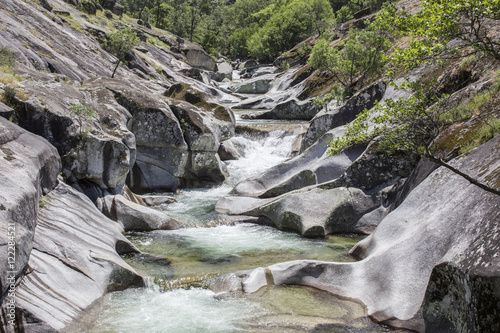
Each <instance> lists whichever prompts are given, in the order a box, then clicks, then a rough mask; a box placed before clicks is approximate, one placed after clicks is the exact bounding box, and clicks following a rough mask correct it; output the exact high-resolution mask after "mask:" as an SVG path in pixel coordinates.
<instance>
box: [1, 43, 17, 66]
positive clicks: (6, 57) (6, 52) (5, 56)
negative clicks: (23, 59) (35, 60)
mask: <svg viewBox="0 0 500 333" xmlns="http://www.w3.org/2000/svg"><path fill="white" fill-rule="evenodd" d="M14 60H15V55H14V52H12V51H11V50H10V49H8V48H6V47H2V48H0V66H6V67H12V65H13V64H14Z"/></svg>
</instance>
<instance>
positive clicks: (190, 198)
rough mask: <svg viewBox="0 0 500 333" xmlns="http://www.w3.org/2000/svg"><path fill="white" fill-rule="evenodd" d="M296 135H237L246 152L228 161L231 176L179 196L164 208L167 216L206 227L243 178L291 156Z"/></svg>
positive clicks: (252, 175)
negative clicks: (220, 199) (218, 203)
mask: <svg viewBox="0 0 500 333" xmlns="http://www.w3.org/2000/svg"><path fill="white" fill-rule="evenodd" d="M295 139H296V136H294V135H287V132H285V131H274V132H271V133H269V136H267V137H266V138H261V139H256V138H246V137H237V138H234V139H233V140H234V142H235V145H236V146H237V147H238V149H239V150H240V152H241V153H242V155H243V156H242V157H241V158H240V159H238V160H234V161H227V163H226V164H227V168H228V171H229V175H230V176H229V177H228V179H227V180H226V181H225V182H224V184H222V185H220V186H215V187H211V188H202V189H187V190H183V191H181V192H180V193H179V194H178V195H176V199H177V203H174V204H169V205H165V206H163V207H160V210H162V211H163V212H165V213H166V214H167V215H169V216H171V217H173V218H176V219H178V220H179V221H182V222H184V223H185V224H187V225H189V226H193V227H196V226H204V225H206V224H207V223H208V222H211V221H214V220H216V216H217V214H216V213H215V212H214V207H215V203H216V202H217V200H218V199H219V198H220V197H222V196H224V195H227V194H229V192H230V191H231V190H232V189H233V187H234V186H235V185H236V184H238V183H239V182H240V181H242V180H244V179H247V178H250V177H255V176H257V175H259V174H260V173H262V172H263V171H265V170H267V169H269V168H271V167H273V166H275V165H277V164H279V163H281V162H283V161H284V160H286V159H287V158H289V157H290V152H291V150H292V145H293V143H294V141H295Z"/></svg>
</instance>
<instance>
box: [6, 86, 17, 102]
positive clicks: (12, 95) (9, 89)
mask: <svg viewBox="0 0 500 333" xmlns="http://www.w3.org/2000/svg"><path fill="white" fill-rule="evenodd" d="M16 95H17V91H16V88H14V87H13V86H11V85H7V86H5V87H4V88H3V94H2V101H3V102H4V103H5V104H7V105H11V106H13V105H14V104H15V103H16Z"/></svg>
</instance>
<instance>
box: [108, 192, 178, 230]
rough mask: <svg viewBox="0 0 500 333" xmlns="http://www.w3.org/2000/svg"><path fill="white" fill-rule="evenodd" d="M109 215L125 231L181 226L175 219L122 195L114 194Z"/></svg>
mask: <svg viewBox="0 0 500 333" xmlns="http://www.w3.org/2000/svg"><path fill="white" fill-rule="evenodd" d="M109 215H110V216H113V217H114V219H115V220H116V221H117V222H120V224H121V225H122V226H123V229H124V230H125V231H151V230H158V229H161V230H174V229H179V228H180V227H181V224H180V223H179V222H178V221H176V220H175V219H173V218H171V217H169V216H167V215H165V214H163V213H161V212H159V211H157V210H154V209H152V208H148V207H144V206H141V205H139V204H136V203H134V202H132V201H129V200H127V199H126V198H124V197H123V196H121V195H117V196H114V198H113V204H112V206H111V212H110V214H109Z"/></svg>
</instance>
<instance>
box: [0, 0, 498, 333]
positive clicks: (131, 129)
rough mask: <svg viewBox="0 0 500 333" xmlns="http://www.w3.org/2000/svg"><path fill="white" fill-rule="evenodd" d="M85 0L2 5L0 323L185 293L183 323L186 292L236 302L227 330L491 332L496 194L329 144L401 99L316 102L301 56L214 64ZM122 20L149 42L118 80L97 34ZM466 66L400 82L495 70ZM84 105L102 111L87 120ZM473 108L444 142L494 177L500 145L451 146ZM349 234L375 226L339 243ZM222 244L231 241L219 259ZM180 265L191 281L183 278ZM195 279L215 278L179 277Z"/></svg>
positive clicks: (386, 88)
mask: <svg viewBox="0 0 500 333" xmlns="http://www.w3.org/2000/svg"><path fill="white" fill-rule="evenodd" d="M75 3H76V2H75ZM75 3H71V1H68V2H64V1H62V0H44V1H41V2H40V3H38V2H35V1H15V0H4V1H2V2H1V3H0V9H1V11H0V25H1V28H2V29H0V47H5V48H8V49H9V50H10V51H9V52H12V53H13V55H14V56H15V59H16V61H15V62H14V64H13V66H12V68H10V69H8V70H3V69H2V71H1V72H0V92H1V93H2V96H4V99H3V102H0V115H1V117H0V169H1V172H0V220H1V221H2V223H1V224H0V263H1V265H2V266H1V267H2V269H1V270H0V290H1V298H0V301H1V316H0V318H1V330H2V332H3V331H5V332H58V331H65V330H69V331H71V330H73V331H75V332H76V331H82V327H86V328H89V327H90V326H89V322H88V321H89V319H88V318H92V317H87V319H86V320H87V322H85V320H82V318H84V317H85V315H90V316H92V314H94V315H95V314H96V311H99V310H98V309H103V308H102V307H101V308H100V307H99V306H102V304H107V305H105V308H106V309H108V310H109V309H111V310H109V311H111V312H113V313H114V314H115V315H117V316H118V317H116V316H115V317H112V316H111V317H104V318H102V321H100V322H99V323H93V324H95V325H97V326H95V325H94V327H93V328H92V330H93V331H94V332H98V331H106V330H108V329H109V330H111V331H122V330H126V329H129V330H132V331H133V329H134V327H141V328H144V326H141V325H140V322H141V321H142V322H144V321H145V320H146V319H144V318H142V317H139V320H138V322H139V323H131V322H129V321H127V320H128V318H127V317H131V315H129V314H131V313H134V311H136V310H137V309H141V308H143V307H144V306H146V305H149V304H154V305H155V306H157V308H158V309H161V308H163V306H162V305H163V304H165V303H169V302H171V301H172V299H175V302H181V303H174V304H177V305H176V306H173V307H172V308H168V307H167V308H163V309H162V311H164V312H160V313H161V315H162V317H169V316H171V317H169V318H171V320H170V321H169V324H172V325H173V326H172V331H175V330H176V329H178V327H181V328H182V325H183V324H182V323H180V322H179V321H181V320H182V317H183V315H182V314H183V313H184V312H185V306H186V304H187V303H189V304H190V302H191V301H193V300H195V301H196V302H197V303H196V304H197V305H196V306H197V310H199V311H200V313H202V312H204V311H205V310H204V309H207V308H209V309H212V308H213V309H215V310H214V311H215V312H214V313H213V314H212V316H219V314H220V313H224V312H228V311H229V312H231V311H232V310H234V313H233V312H231V313H232V314H233V315H234V316H236V317H238V316H240V315H241V317H238V318H240V319H241V320H239V321H237V322H236V323H235V322H233V321H231V320H229V321H224V322H223V325H222V326H221V327H219V328H217V327H216V328H214V330H213V331H217V330H218V331H221V332H223V331H231V330H233V329H235V328H238V329H248V330H251V331H253V332H263V331H266V329H268V328H269V326H273V325H277V326H278V327H281V328H283V331H285V330H290V331H291V332H292V331H297V330H299V331H301V330H302V331H318V332H320V331H328V330H331V329H333V328H337V329H341V328H342V329H351V330H355V331H356V330H357V331H363V332H379V331H385V330H389V328H387V327H386V326H379V325H378V324H377V323H380V324H385V325H389V326H390V327H393V328H394V327H395V328H401V329H406V330H414V331H419V332H424V331H427V332H437V331H450V332H455V331H456V332H459V331H460V332H496V331H498V330H500V327H499V326H498V323H499V322H500V313H499V310H498V309H499V308H500V307H499V304H500V298H499V297H498V294H499V290H498V285H499V284H498V277H499V273H500V263H499V259H498V255H497V253H498V250H499V249H498V244H500V239H499V237H500V236H499V235H500V232H499V230H498V223H497V222H498V221H499V220H500V210H499V209H498V207H500V198H499V197H498V196H497V195H494V194H491V193H489V192H486V191H483V190H482V189H480V188H479V187H477V186H475V185H473V184H470V183H469V182H468V181H466V180H465V179H463V178H462V177H460V176H458V175H456V174H454V173H452V172H451V171H449V170H447V169H444V168H443V167H439V168H438V166H437V165H435V164H434V163H432V162H430V161H427V160H424V159H419V158H418V157H417V156H415V155H413V154H398V153H396V154H392V155H387V154H383V153H381V152H380V151H379V149H378V146H377V145H378V142H377V140H374V141H373V142H369V143H366V144H360V145H357V146H354V147H351V148H350V149H348V150H346V151H345V152H344V153H343V154H341V155H337V156H335V157H330V156H328V153H327V148H326V144H327V142H328V141H329V140H330V139H332V138H335V137H338V136H340V135H342V134H343V133H344V132H345V125H346V124H347V123H349V122H351V121H352V120H353V119H354V118H355V117H356V115H357V114H359V113H360V112H362V111H363V110H364V109H365V108H368V109H369V108H371V107H373V106H374V104H375V103H376V101H378V102H381V103H383V102H384V100H387V99H389V98H400V97H402V98H405V97H407V96H408V92H406V91H404V90H396V89H394V87H393V86H392V85H390V84H389V80H388V79H386V78H381V79H378V80H376V81H373V82H371V83H368V84H367V85H366V86H365V87H363V88H362V89H360V90H359V91H358V92H357V93H356V94H354V95H353V96H352V97H351V98H349V99H348V100H347V101H345V103H342V104H341V105H338V104H336V103H330V104H329V105H327V106H326V107H319V106H318V105H317V104H314V103H313V99H314V98H315V97H317V96H321V95H322V94H324V93H325V92H327V90H328V89H327V88H328V87H330V88H331V84H332V77H328V75H325V74H324V73H321V72H320V71H314V70H312V69H311V68H310V67H309V65H304V64H302V63H301V62H300V59H289V60H290V63H291V64H292V66H291V67H290V68H288V69H287V70H282V69H279V68H277V67H275V66H272V65H265V66H260V65H258V64H256V63H252V62H248V63H247V64H231V63H230V62H229V61H227V60H225V59H220V60H219V61H218V62H216V61H215V60H214V59H213V58H212V57H210V56H209V55H208V54H207V53H206V52H205V51H204V50H203V49H201V47H199V46H198V45H196V44H194V43H190V42H188V41H186V40H183V39H181V38H177V37H176V36H174V35H172V34H170V33H168V32H164V31H160V30H159V29H151V28H148V27H146V26H144V25H139V24H137V23H136V22H135V21H134V20H131V19H130V18H128V17H125V16H121V14H122V11H123V8H121V9H120V7H121V6H120V5H119V4H117V2H116V1H113V0H110V1H105V6H106V8H103V9H108V10H110V11H112V13H113V14H112V19H110V18H106V17H105V16H104V14H103V12H104V11H101V10H98V11H97V12H96V13H95V14H89V13H83V12H81V11H80V10H79V9H78V8H77V7H75ZM113 15H114V16H113ZM109 20H111V21H109ZM123 26H129V27H131V28H132V30H133V31H134V32H135V33H136V34H137V35H138V37H140V38H141V45H140V46H138V47H136V48H135V49H134V50H133V51H132V52H130V54H129V55H128V61H127V64H126V65H121V66H119V67H118V70H117V73H116V76H115V78H110V76H111V73H112V71H113V69H114V66H115V62H116V58H115V57H114V56H112V55H111V54H109V53H108V52H106V51H105V50H103V48H102V47H101V43H102V41H103V40H105V39H106V36H107V35H109V33H110V32H112V31H114V30H116V29H119V28H121V27H123ZM292 60H293V61H292ZM460 68H461V67H460V66H458V65H457V66H455V67H453V66H450V67H449V68H444V69H443V68H438V67H433V66H431V65H426V66H422V67H421V68H418V69H416V70H415V71H413V72H411V73H409V74H408V75H409V76H410V80H413V79H415V78H418V77H426V75H429V73H433V72H436V71H449V72H450V73H451V74H450V75H442V76H441V77H440V78H439V79H440V80H441V81H440V84H441V86H443V87H446V89H447V92H448V93H449V94H451V95H452V98H456V99H458V98H461V97H463V96H470V95H473V94H474V93H477V92H481V91H484V90H485V89H487V88H488V87H489V86H491V85H492V84H493V83H492V80H493V79H492V75H489V74H484V75H480V74H478V72H474V71H471V72H470V73H469V74H470V75H469V74H468V75H465V74H464V75H458V74H457V73H458V72H460V71H461V70H466V69H460ZM483 69H484V73H487V69H488V68H483ZM462 74H463V73H462ZM461 78H466V79H463V80H462V79H461ZM398 79H399V80H402V79H403V78H398ZM460 80H462V81H460ZM464 80H465V81H464ZM9 91H10V92H11V93H10V94H11V95H10V97H9V98H7V99H6V98H5V95H6V92H9ZM12 91H14V93H12ZM75 103H76V104H82V105H84V106H86V107H87V108H90V109H92V110H93V111H94V112H93V113H92V115H91V116H87V117H82V116H81V115H79V114H77V113H75V112H74V109H72V107H71V105H74V104H75ZM492 112H493V111H492ZM476 122H477V121H476V120H470V121H467V122H464V123H463V124H460V125H457V126H456V127H452V128H450V130H449V131H447V132H446V133H444V134H443V135H442V136H441V137H440V138H439V140H438V141H437V144H438V145H440V147H444V148H443V151H444V154H445V155H446V158H447V159H448V160H449V163H450V164H451V165H452V166H454V167H455V168H458V169H460V170H461V171H463V172H466V173H468V174H470V175H472V176H473V177H475V178H477V179H479V180H480V181H482V182H485V183H487V184H488V185H489V186H491V187H494V188H498V187H499V184H500V183H499V177H500V171H499V170H500V162H499V161H500V138H499V137H496V138H493V139H492V140H490V141H488V142H487V143H485V144H483V145H481V146H479V147H478V148H476V149H473V150H471V151H470V152H469V153H467V154H463V155H460V156H458V154H456V151H457V147H459V146H460V145H464V144H465V143H466V141H467V138H468V135H469V134H468V133H470V132H472V131H474V130H475V128H476V126H477V123H476ZM238 223H248V224H238ZM250 223H252V224H250ZM235 224H236V225H235ZM193 227H213V228H211V229H210V230H209V231H207V230H208V229H198V230H196V228H193ZM256 230H258V231H256ZM236 231H237V232H236ZM290 232H291V233H290ZM352 233H356V234H357V235H358V236H357V237H359V238H363V237H365V236H367V237H366V238H364V239H363V240H360V241H359V242H358V240H359V238H356V237H354V238H352V236H348V237H347V241H346V240H345V238H335V239H333V241H332V235H339V234H349V235H350V234H352ZM125 235H126V236H127V237H126V236H125ZM193 235H194V236H193ZM207 235H208V236H209V237H208V236H207ZM224 235H226V236H227V239H224ZM299 235H300V236H302V237H303V238H300V237H299ZM359 235H362V236H359ZM193 237H194V238H193ZM217 237H222V238H217ZM239 237H241V239H239ZM252 237H253V238H252ZM325 237H326V238H325ZM309 238H311V239H309ZM318 238H319V239H320V240H317V239H318ZM193 239H195V241H193ZM253 239H255V241H254V240H253ZM323 239H326V240H323ZM257 240H258V241H257ZM259 241H260V243H259ZM195 243H196V244H195ZM217 243H221V244H224V245H228V244H229V245H230V244H233V245H231V246H233V247H232V248H230V249H229V250H228V249H225V250H224V251H223V250H220V249H219V250H220V251H222V252H217V251H215V250H214V251H215V252H213V251H212V250H213V246H215V245H217ZM253 243H255V244H253ZM355 243H356V244H355ZM200 244H202V245H203V244H204V245H203V246H202V245H200ZM234 244H236V245H234ZM259 244H260V245H259ZM283 244H285V245H286V246H285V245H283ZM311 244H315V245H311ZM318 244H319V245H318ZM250 245H252V246H250ZM254 245H259V247H260V248H263V251H264V252H259V251H257V250H256V249H255V246H254ZM281 245H283V246H284V248H283V247H281ZM302 247H303V248H302ZM332 247H333V248H335V247H340V251H337V252H335V254H334V253H332V252H329V251H330V250H331V248H332ZM173 248H177V250H179V249H180V252H181V253H176V252H175V251H174V249H173ZM235 248H236V250H235ZM299 248H300V249H301V250H298V249H299ZM158 249H160V250H158ZM208 249H212V250H208ZM282 250H283V251H284V252H280V251H282ZM155 251H156V252H155ZM158 251H159V252H158ZM210 251H212V252H213V253H212V252H210ZM347 252H349V253H350V254H348V253H347ZM193 255H194V257H196V260H194V259H193ZM186 257H187V258H188V259H186ZM260 257H262V258H260ZM256 258H258V259H263V260H257V259H256ZM347 259H348V260H347ZM172 260H174V261H176V263H173V261H172ZM355 260H357V261H355ZM346 261H348V262H346ZM179 263H181V264H179ZM186 263H188V266H189V267H191V268H192V269H193V270H194V271H195V273H193V274H191V273H186V274H184V275H182V274H180V275H179V276H177V277H174V278H172V276H173V275H172V274H176V273H172V271H171V270H172V267H174V270H177V271H179V268H178V267H180V266H182V264H186ZM176 264H177V265H178V266H175V265H176ZM141 265H142V266H141ZM203 265H208V266H206V267H211V268H210V269H212V270H211V271H208V270H205V269H206V267H205V266H203ZM145 267H146V268H145ZM163 267H167V268H166V269H164V268H163ZM176 267H177V268H176ZM200 267H201V268H200ZM148 270H149V271H148ZM158 270H159V271H161V272H162V273H161V274H163V275H162V276H163V277H162V278H158V279H161V280H162V281H163V282H161V283H160V282H158V281H159V280H158V279H157V280H156V284H155V283H153V284H152V283H151V279H149V278H148V276H155V274H157V272H158ZM155 272H156V273H155ZM193 276H196V277H197V278H193ZM214 276H217V277H215V278H214ZM157 277H158V276H157ZM180 278H189V279H190V280H189V279H188V280H189V281H188V283H184V282H176V279H180ZM165 281H166V282H165ZM168 281H172V282H171V283H170V285H169V284H168V283H169V282H168ZM146 285H147V286H149V287H150V288H144V286H146ZM152 285H154V288H152V287H151V286H152ZM284 285H290V286H293V287H281V286H284ZM165 286H170V287H172V286H173V287H174V289H175V290H174V291H169V292H165V290H166V289H168V290H170V289H172V288H170V289H169V288H166V289H161V290H160V289H158V288H160V287H163V288H164V287H165ZM189 286H195V287H199V288H203V289H193V290H194V291H193V292H192V293H190V291H189V290H183V289H178V288H179V287H189ZM297 286H303V288H300V287H297ZM310 287H313V288H315V289H309V288H310ZM110 293H111V294H110ZM333 295H336V296H333ZM172 297H174V298H172ZM190 297H193V298H190ZM339 297H340V298H339ZM133 298H136V299H137V302H136V303H133V302H131V303H127V302H128V301H129V300H130V299H133ZM346 298H347V300H346ZM273 299H277V302H278V303H279V304H276V303H273ZM126 300H127V301H126ZM220 300H222V301H220ZM306 300H307V302H310V308H311V309H310V310H311V311H309V310H308V311H303V309H301V308H300V303H301V302H306ZM107 301H110V303H105V302H107ZM103 302H104V303H103ZM182 302H184V303H182ZM294 302H297V304H298V306H297V304H292V303H294ZM289 303H290V304H289ZM120 304H121V305H126V306H124V307H123V308H120V307H119V306H120ZM198 305H199V307H198ZM288 306H290V308H288ZM332 306H333V307H332ZM96 309H97V310H96ZM270 309H278V310H277V311H275V312H272V311H270ZM332 309H333V310H332ZM230 310H231V311H230ZM236 310H237V311H236ZM240 310H241V311H240ZM173 312H175V313H173ZM177 314H179V316H176V315H177ZM293 314H296V315H295V316H294V315H293ZM120 316H121V317H120ZM124 316H125V317H124ZM110 318H119V319H116V320H117V321H118V322H119V323H118V325H115V324H116V323H113V322H112V321H113V320H115V319H110ZM368 318H370V319H368ZM157 319H158V318H156V319H155V320H154V321H153V325H155V323H157V325H162V324H161V321H160V322H159V321H157ZM90 321H92V320H91V319H90ZM158 323H159V324H158ZM198 324H199V323H198ZM79 325H84V326H79ZM134 325H139V326H134ZM175 325H178V326H175ZM206 325H209V323H207V324H206ZM235 325H236V326H235ZM169 327H170V326H169ZM200 327H201V328H200V330H201V331H203V329H204V328H206V327H209V326H204V325H201V326H200ZM149 329H150V330H154V327H152V328H149ZM135 331H137V330H135Z"/></svg>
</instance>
